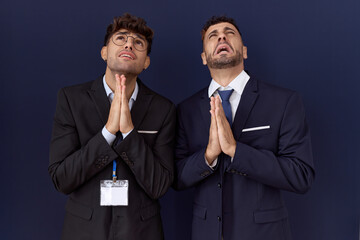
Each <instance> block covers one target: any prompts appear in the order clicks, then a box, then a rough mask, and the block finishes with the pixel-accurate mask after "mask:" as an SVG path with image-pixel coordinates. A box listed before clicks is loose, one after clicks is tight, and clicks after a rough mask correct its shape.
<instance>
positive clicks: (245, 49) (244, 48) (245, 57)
mask: <svg viewBox="0 0 360 240" xmlns="http://www.w3.org/2000/svg"><path fill="white" fill-rule="evenodd" d="M243 58H244V59H247V58H248V56H247V47H245V46H243Z"/></svg>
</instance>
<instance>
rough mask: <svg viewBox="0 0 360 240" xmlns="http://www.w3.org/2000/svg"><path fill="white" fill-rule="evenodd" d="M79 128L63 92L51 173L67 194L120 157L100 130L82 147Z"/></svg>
mask: <svg viewBox="0 0 360 240" xmlns="http://www.w3.org/2000/svg"><path fill="white" fill-rule="evenodd" d="M77 128H78V126H77V125H76V122H75V120H74V118H73V115H72V109H71V107H70V105H69V103H68V99H67V95H66V89H61V90H60V91H59V93H58V103H57V106H56V111H55V117H54V123H53V131H52V138H51V143H50V163H49V169H48V170H49V173H50V176H51V178H52V181H53V183H54V185H55V187H56V189H57V190H58V191H60V192H63V193H65V194H70V193H71V192H73V191H74V190H76V189H77V188H78V187H79V186H81V185H82V184H83V183H85V182H86V181H87V180H89V179H90V178H91V177H93V176H94V175H95V174H97V173H98V172H100V171H102V170H103V168H104V167H106V166H107V164H109V163H111V162H112V160H113V159H115V158H116V157H117V154H116V153H115V152H114V151H113V149H112V148H111V147H110V146H109V144H108V143H107V142H106V140H105V139H104V137H103V136H102V134H101V129H100V130H99V131H98V132H96V133H95V134H94V136H93V137H91V138H90V139H89V141H88V142H87V143H85V144H81V142H80V139H79V133H78V129H77Z"/></svg>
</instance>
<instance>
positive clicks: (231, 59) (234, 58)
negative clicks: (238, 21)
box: [201, 22, 247, 69]
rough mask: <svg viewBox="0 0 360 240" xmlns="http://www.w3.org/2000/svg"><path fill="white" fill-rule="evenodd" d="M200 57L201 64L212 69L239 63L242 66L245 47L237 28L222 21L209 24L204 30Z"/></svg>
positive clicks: (245, 56) (245, 53)
mask: <svg viewBox="0 0 360 240" xmlns="http://www.w3.org/2000/svg"><path fill="white" fill-rule="evenodd" d="M201 58H202V60H203V64H204V65H208V67H209V68H212V69H226V68H231V67H235V66H239V65H240V66H241V67H242V68H244V61H243V59H246V58H247V49H246V47H245V46H244V45H243V42H242V39H241V36H240V33H239V32H238V31H237V29H236V28H235V27H234V26H233V25H232V24H231V23H228V22H223V23H218V24H215V25H212V26H210V27H209V29H208V30H207V31H206V33H205V36H204V40H203V52H202V54H201Z"/></svg>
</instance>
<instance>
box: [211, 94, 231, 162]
mask: <svg viewBox="0 0 360 240" xmlns="http://www.w3.org/2000/svg"><path fill="white" fill-rule="evenodd" d="M215 116H216V124H217V130H218V137H219V143H220V147H221V150H222V151H223V152H224V153H225V154H226V155H228V156H230V157H234V155H235V150H236V141H235V139H234V135H233V133H232V131H231V127H230V124H229V122H228V120H227V119H226V116H225V113H224V109H223V107H222V104H221V102H220V98H219V96H216V97H215Z"/></svg>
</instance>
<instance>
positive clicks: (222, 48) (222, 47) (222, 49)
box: [214, 43, 233, 55]
mask: <svg viewBox="0 0 360 240" xmlns="http://www.w3.org/2000/svg"><path fill="white" fill-rule="evenodd" d="M232 52H233V50H232V47H231V46H230V45H229V44H228V43H220V44H219V45H218V46H217V47H216V49H215V52H214V53H215V55H218V54H222V53H232Z"/></svg>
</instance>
